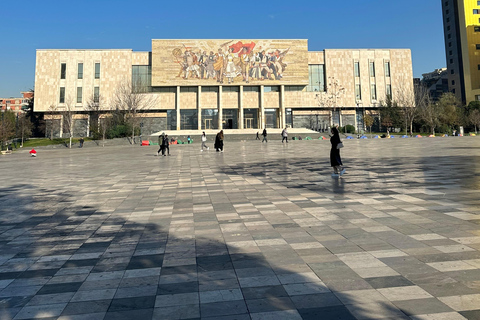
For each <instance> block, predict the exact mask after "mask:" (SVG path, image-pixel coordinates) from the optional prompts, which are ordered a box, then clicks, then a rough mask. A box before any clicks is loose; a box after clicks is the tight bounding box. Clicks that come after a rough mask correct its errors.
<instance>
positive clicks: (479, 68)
mask: <svg viewBox="0 0 480 320" xmlns="http://www.w3.org/2000/svg"><path fill="white" fill-rule="evenodd" d="M477 68H478V70H480V64H479V65H477ZM452 71H453V70H452ZM452 74H453V72H452Z"/></svg>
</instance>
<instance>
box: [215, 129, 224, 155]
mask: <svg viewBox="0 0 480 320" xmlns="http://www.w3.org/2000/svg"><path fill="white" fill-rule="evenodd" d="M214 147H215V149H216V150H217V152H219V151H221V152H223V130H220V132H219V133H217V136H216V137H215V146H214Z"/></svg>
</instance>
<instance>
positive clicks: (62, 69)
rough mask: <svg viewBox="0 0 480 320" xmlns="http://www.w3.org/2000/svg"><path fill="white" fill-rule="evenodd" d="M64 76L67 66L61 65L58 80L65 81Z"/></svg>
mask: <svg viewBox="0 0 480 320" xmlns="http://www.w3.org/2000/svg"><path fill="white" fill-rule="evenodd" d="M66 75H67V64H66V63H62V64H61V66H60V79H65V76H66Z"/></svg>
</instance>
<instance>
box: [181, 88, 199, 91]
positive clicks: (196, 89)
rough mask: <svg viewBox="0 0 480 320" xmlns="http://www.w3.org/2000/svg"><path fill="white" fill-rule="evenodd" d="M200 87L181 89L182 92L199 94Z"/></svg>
mask: <svg viewBox="0 0 480 320" xmlns="http://www.w3.org/2000/svg"><path fill="white" fill-rule="evenodd" d="M197 91H198V87H180V92H197Z"/></svg>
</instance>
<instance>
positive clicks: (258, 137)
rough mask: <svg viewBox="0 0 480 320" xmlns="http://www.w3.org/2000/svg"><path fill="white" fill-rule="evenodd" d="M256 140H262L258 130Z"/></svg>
mask: <svg viewBox="0 0 480 320" xmlns="http://www.w3.org/2000/svg"><path fill="white" fill-rule="evenodd" d="M255 140H260V136H259V135H258V131H257V138H255Z"/></svg>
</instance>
